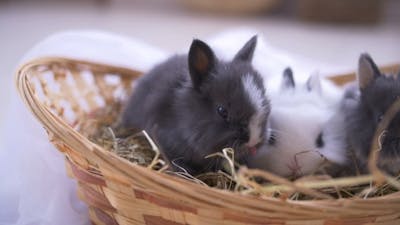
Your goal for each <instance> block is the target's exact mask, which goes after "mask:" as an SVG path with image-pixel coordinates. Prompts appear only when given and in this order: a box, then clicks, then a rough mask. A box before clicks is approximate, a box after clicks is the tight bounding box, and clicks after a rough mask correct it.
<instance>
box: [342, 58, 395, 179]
mask: <svg viewBox="0 0 400 225" xmlns="http://www.w3.org/2000/svg"><path fill="white" fill-rule="evenodd" d="M357 80H358V89H357V88H356V89H352V90H349V92H353V94H352V95H351V99H352V100H353V102H355V104H350V105H348V106H347V107H346V122H347V133H348V134H347V135H348V140H349V145H350V148H351V149H350V151H352V153H353V154H354V159H355V160H354V161H355V163H356V164H357V167H358V170H359V171H358V172H360V173H367V172H368V168H367V163H368V157H369V154H370V148H371V144H372V141H373V137H374V133H375V130H376V128H377V126H378V124H379V122H380V121H381V120H382V118H383V115H384V113H385V112H386V111H387V110H388V109H389V107H390V106H391V104H393V103H394V102H395V101H396V100H397V99H398V98H399V96H400V73H399V74H397V76H395V75H385V74H382V73H381V72H380V71H379V69H378V67H377V66H376V64H375V63H374V61H373V60H372V58H371V57H370V56H369V55H368V54H366V53H364V54H361V56H360V58H359V63H358V73H357ZM381 147H382V149H381V151H380V152H379V160H378V166H379V167H380V168H381V169H383V170H385V171H386V172H388V173H389V174H392V175H399V173H400V113H397V114H396V116H395V117H394V119H393V120H392V121H391V122H390V125H389V126H388V128H387V130H386V132H385V133H384V135H382V138H381Z"/></svg>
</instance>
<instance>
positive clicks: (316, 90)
mask: <svg viewBox="0 0 400 225" xmlns="http://www.w3.org/2000/svg"><path fill="white" fill-rule="evenodd" d="M268 84H269V86H268V87H270V88H268V87H267V90H268V91H267V92H268V93H267V94H268V95H269V96H270V99H271V115H270V118H269V119H270V121H269V122H270V123H269V128H268V129H269V130H268V132H267V133H268V134H269V140H268V141H267V142H266V143H264V144H263V146H262V147H261V148H259V149H258V150H257V153H256V154H255V155H253V156H252V157H249V158H248V166H249V167H251V168H254V167H255V168H260V169H264V170H268V171H271V172H273V173H275V174H278V175H281V176H294V177H297V176H300V175H307V174H311V173H313V172H315V171H316V170H318V169H319V168H320V166H321V165H322V164H323V163H324V162H325V161H326V160H329V161H332V162H335V163H339V164H340V163H343V162H344V161H345V147H346V142H345V134H344V132H342V131H344V121H343V117H342V116H341V114H340V113H339V111H340V110H339V109H340V102H341V98H342V95H343V91H342V89H340V88H338V87H336V86H335V85H334V84H332V83H331V82H329V81H328V80H326V79H321V78H320V77H319V75H318V74H313V75H311V76H310V77H309V79H308V80H307V82H306V83H304V84H303V85H295V82H294V79H293V73H292V70H291V69H290V68H287V69H286V70H285V71H284V73H283V81H282V82H281V83H279V82H277V80H276V79H275V80H270V82H269V83H268Z"/></svg>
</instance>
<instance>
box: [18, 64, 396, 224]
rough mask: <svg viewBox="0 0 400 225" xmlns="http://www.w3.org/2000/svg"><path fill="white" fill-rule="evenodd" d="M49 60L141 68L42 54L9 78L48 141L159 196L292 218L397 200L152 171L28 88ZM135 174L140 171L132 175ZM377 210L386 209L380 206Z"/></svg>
mask: <svg viewBox="0 0 400 225" xmlns="http://www.w3.org/2000/svg"><path fill="white" fill-rule="evenodd" d="M49 63H61V64H63V65H68V64H83V65H88V66H90V67H96V68H99V70H107V71H114V72H116V73H118V74H121V75H124V76H125V75H126V76H139V75H140V74H141V72H140V71H136V70H133V69H128V68H123V67H119V66H112V65H107V64H103V63H97V62H91V61H87V60H79V59H72V58H65V57H43V58H38V59H33V60H31V61H28V62H26V63H24V64H22V65H21V66H19V68H18V69H17V71H16V73H15V84H16V86H17V89H18V92H19V94H20V96H21V98H22V100H23V101H24V103H25V105H27V107H28V108H29V110H30V111H31V112H32V113H33V114H34V116H35V117H36V118H37V119H38V120H39V121H40V122H41V124H42V125H43V126H44V128H45V129H46V130H47V132H48V134H49V138H50V140H51V141H53V140H56V139H59V140H60V141H61V142H64V143H68V145H71V147H73V148H74V149H84V150H85V152H83V154H85V155H87V156H90V157H92V158H93V160H95V161H96V163H99V164H101V165H102V166H105V167H107V168H109V169H110V170H112V171H114V172H116V173H120V174H123V175H124V176H126V177H127V178H129V179H130V180H131V181H132V180H137V179H138V178H139V179H141V181H142V182H144V183H148V184H149V187H146V191H147V192H151V193H154V194H156V195H161V196H168V194H169V193H176V192H178V193H180V197H179V198H178V199H177V201H183V202H190V203H191V204H193V205H194V206H197V207H206V208H218V209H221V208H223V209H225V210H235V211H237V212H239V211H240V212H242V213H248V214H249V215H254V216H260V217H265V216H266V212H268V211H271V210H273V209H274V208H279V209H284V210H282V211H281V212H282V215H286V216H288V215H287V214H285V213H291V217H290V218H297V219H310V217H312V218H325V217H326V216H337V215H338V214H337V213H338V212H341V213H344V211H343V210H342V209H341V208H342V207H341V206H343V205H348V204H351V205H352V204H354V206H357V205H359V204H358V203H360V202H370V203H376V202H381V203H384V202H387V203H390V202H393V201H394V202H395V203H398V202H399V200H400V191H398V192H395V193H392V194H389V195H385V196H378V197H371V198H368V199H359V198H338V199H318V200H300V201H299V200H290V199H285V200H281V199H277V198H274V197H264V198H258V197H255V196H249V195H243V194H238V193H234V192H231V191H227V190H219V189H216V188H210V187H206V186H202V185H199V184H196V183H193V182H190V181H187V180H184V179H181V178H178V177H174V176H171V175H168V174H163V173H158V172H156V171H153V170H150V169H147V168H145V167H142V166H139V165H136V164H133V163H130V162H129V161H128V160H126V159H123V158H121V157H118V156H117V155H116V154H114V153H111V152H109V151H107V150H105V149H104V148H102V147H100V146H98V145H96V144H94V143H92V142H91V141H89V140H88V139H87V138H86V137H84V136H83V135H82V134H80V133H79V132H77V131H76V130H74V129H73V128H72V127H71V126H70V125H68V124H67V123H66V122H65V121H64V120H63V119H62V118H60V117H59V116H57V115H55V114H54V113H52V112H51V110H50V109H49V108H48V107H47V106H45V105H44V104H42V103H41V101H40V100H39V98H38V97H37V96H36V95H35V93H34V91H33V88H32V87H31V86H30V83H29V77H28V76H29V71H30V70H31V69H32V68H34V67H35V66H39V65H42V64H49ZM397 66H398V65H390V68H394V67H397ZM129 74H130V75H129ZM132 74H133V75H132ZM350 78H353V79H354V73H350V74H341V75H338V76H334V77H330V79H331V80H333V81H334V82H335V83H337V84H343V83H344V81H347V80H348V79H350ZM138 174H139V175H140V177H138ZM151 185H159V187H160V188H161V189H162V190H164V191H165V192H163V193H159V192H158V190H159V189H157V188H156V187H155V186H153V187H151ZM131 187H132V185H131ZM239 202H240V204H237V203H239ZM268 203H269V204H268ZM372 208H373V206H372ZM372 208H371V209H372ZM307 209H312V212H307ZM360 210H361V208H358V209H355V210H354V211H349V210H348V209H347V210H346V211H347V212H346V213H345V215H346V216H349V217H351V216H356V215H360V213H361V212H360ZM374 211H376V212H377V213H379V210H378V209H375V210H374ZM381 212H386V213H387V211H385V210H383V211H381ZM364 214H365V212H364ZM364 214H363V215H364ZM274 215H275V216H276V215H277V214H276V213H275V214H274ZM341 215H342V214H341ZM378 215H380V214H378Z"/></svg>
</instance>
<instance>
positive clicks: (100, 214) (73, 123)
mask: <svg viewBox="0 0 400 225" xmlns="http://www.w3.org/2000/svg"><path fill="white" fill-rule="evenodd" d="M389 69H391V68H389ZM138 76H140V72H138V71H132V70H128V69H124V68H119V67H112V66H107V65H101V64H95V63H91V62H84V61H77V60H72V59H64V58H46V59H39V60H34V61H32V62H30V63H27V64H25V65H23V66H22V67H21V68H20V69H19V70H18V72H17V74H16V82H17V86H18V89H19V91H20V94H21V96H22V99H23V100H24V101H25V103H26V104H27V106H28V107H29V108H30V110H31V111H32V112H33V114H34V115H35V116H36V117H37V118H38V119H39V121H40V122H42V124H43V126H44V128H45V129H46V130H47V132H48V134H49V138H50V141H52V142H53V143H54V144H55V145H56V146H57V147H58V149H59V150H60V151H61V152H63V153H64V154H65V155H66V165H67V172H68V173H69V175H70V176H72V177H74V178H75V179H77V180H78V181H79V196H80V197H81V198H82V199H83V200H84V201H85V202H87V203H88V205H89V207H90V216H91V219H92V221H93V222H94V223H95V224H177V225H178V224H238V225H239V224H400V194H399V191H398V190H399V189H400V182H399V177H397V178H395V177H390V176H388V175H386V174H384V173H383V172H382V171H380V170H379V169H378V168H377V167H376V166H374V162H376V157H378V155H377V154H378V151H373V153H374V154H372V155H371V159H370V168H371V169H372V170H371V171H372V173H371V175H364V176H358V177H347V178H337V179H332V178H330V177H329V176H327V175H323V174H322V175H318V176H308V177H300V178H298V179H296V180H288V179H286V178H282V177H278V176H276V175H274V174H271V173H268V172H266V171H259V170H249V169H247V168H245V167H240V166H239V165H237V164H236V163H235V162H234V161H233V154H234V150H232V149H223V150H222V151H221V152H220V153H217V154H214V155H210V156H209V157H222V158H223V159H224V160H225V162H226V163H225V165H226V166H225V170H224V171H220V172H218V173H207V174H201V175H199V176H197V177H193V176H191V175H190V174H188V173H186V172H185V171H184V170H182V171H170V170H169V169H168V162H167V161H166V160H165V159H163V157H162V154H160V152H159V150H158V148H157V146H155V145H154V142H153V141H152V140H151V137H149V136H148V134H147V133H146V132H142V131H126V130H122V129H120V128H119V126H118V121H117V118H118V115H119V112H120V110H121V109H122V105H123V100H124V99H126V98H127V97H128V96H129V93H130V91H131V89H132V81H133V80H134V79H136V78H137V77H138ZM351 77H353V76H352V75H345V76H337V77H336V78H335V79H334V80H335V81H336V82H337V83H342V82H345V81H347V80H349V79H351ZM50 83H53V84H52V85H50ZM79 99H80V100H79ZM399 109H400V101H397V102H396V103H395V104H394V105H393V106H392V108H391V109H390V110H389V112H387V113H386V114H385V119H384V120H383V122H382V123H381V126H380V127H379V128H378V130H377V131H376V136H375V137H377V138H376V140H378V139H379V138H378V137H379V135H380V134H381V133H382V132H383V130H384V129H385V127H386V126H387V123H388V121H390V118H391V117H393V116H394V114H395V113H396V112H398V111H399ZM373 146H374V149H379V141H375V143H374V145H373ZM210 187H211V188H210Z"/></svg>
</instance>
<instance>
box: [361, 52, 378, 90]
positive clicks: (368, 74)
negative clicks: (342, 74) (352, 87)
mask: <svg viewBox="0 0 400 225" xmlns="http://www.w3.org/2000/svg"><path fill="white" fill-rule="evenodd" d="M380 74H381V72H380V71H379V69H378V67H377V66H376V64H375V63H374V61H373V60H372V58H371V56H369V55H368V53H364V54H361V55H360V58H359V60H358V71H357V80H358V85H359V87H360V89H361V90H362V89H364V88H365V87H367V86H368V85H369V84H370V83H371V82H372V81H374V80H375V79H376V78H377V77H378V76H380Z"/></svg>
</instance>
